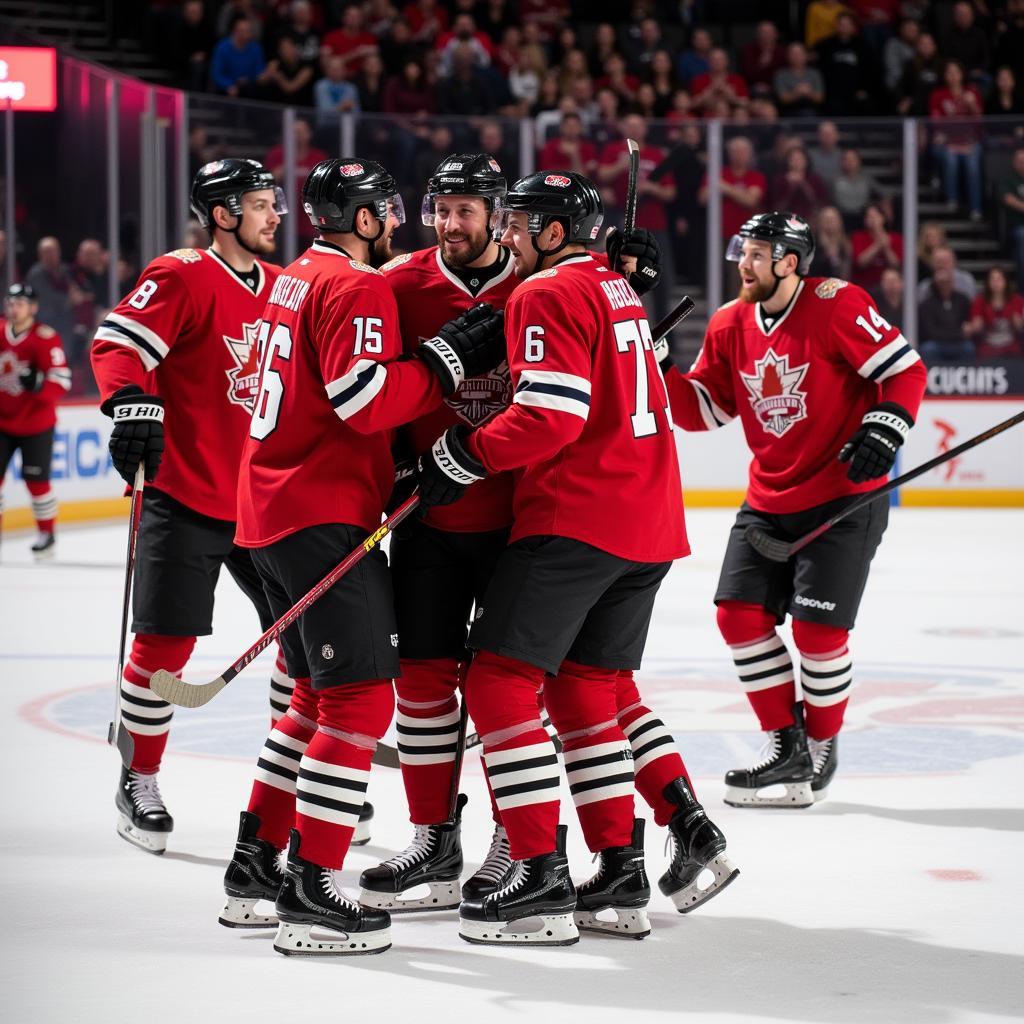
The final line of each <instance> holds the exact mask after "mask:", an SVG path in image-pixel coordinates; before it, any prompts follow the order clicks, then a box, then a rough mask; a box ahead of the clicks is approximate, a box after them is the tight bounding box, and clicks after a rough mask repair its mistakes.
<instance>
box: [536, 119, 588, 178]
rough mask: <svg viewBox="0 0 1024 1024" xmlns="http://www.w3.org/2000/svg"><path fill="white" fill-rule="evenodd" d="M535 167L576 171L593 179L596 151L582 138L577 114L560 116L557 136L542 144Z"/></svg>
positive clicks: (581, 129) (580, 124)
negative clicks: (560, 120)
mask: <svg viewBox="0 0 1024 1024" xmlns="http://www.w3.org/2000/svg"><path fill="white" fill-rule="evenodd" d="M537 166H538V167H541V168H544V169H546V170H559V171H577V172H578V173H579V174H585V175H587V177H590V178H592V177H594V170H595V168H596V167H597V149H596V147H595V146H594V144H593V143H592V142H588V141H587V140H586V139H585V138H584V137H583V121H582V120H581V119H580V116H579V114H574V113H568V114H563V115H562V122H561V125H560V126H559V129H558V134H557V135H556V136H555V137H554V138H553V139H551V140H550V141H549V142H546V143H545V144H544V147H543V149H541V151H540V155H539V156H538V157H537Z"/></svg>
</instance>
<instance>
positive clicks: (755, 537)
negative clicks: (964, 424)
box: [743, 410, 1024, 562]
mask: <svg viewBox="0 0 1024 1024" xmlns="http://www.w3.org/2000/svg"><path fill="white" fill-rule="evenodd" d="M1022 421H1024V410H1022V411H1021V412H1019V413H1017V415H1016V416H1011V417H1010V418H1009V419H1008V420H1003V422H1002V423H997V424H996V425H995V426H994V427H990V428H989V429H988V430H986V431H984V432H983V433H981V434H978V435H977V436H976V437H972V438H970V439H969V440H967V441H964V443H963V444H958V445H957V446H956V447H955V448H950V449H949V451H948V452H942V454H941V455H936V456H935V458H934V459H929V460H928V461H927V462H925V463H922V464H921V465H920V466H918V467H917V468H916V469H912V470H910V472H908V473H904V474H903V475H902V476H898V477H896V478H895V479H894V480H890V481H889V482H888V483H887V484H884V485H883V486H881V487H879V488H877V489H876V490H874V491H868V492H867V493H866V494H862V495H861V496H860V497H859V498H858V499H857V500H856V501H853V502H851V503H850V504H849V505H847V506H846V508H844V509H843V510H842V511H841V512H837V513H836V514H835V515H834V516H832V518H831V519H828V520H826V521H825V522H824V523H822V524H821V526H818V527H816V528H815V529H813V530H811V532H810V533H805V534H804V535H803V536H802V537H799V538H798V539H797V540H794V541H789V542H787V541H784V540H779V538H778V537H772V536H771V535H770V534H769V533H767V532H766V531H765V530H764V529H762V528H761V527H760V526H748V527H747V528H746V530H745V531H744V533H743V536H744V537H745V538H746V540H747V543H748V544H749V545H750V546H751V547H752V548H753V549H754V550H755V551H756V552H757V553H758V554H759V555H763V556H764V557H765V558H767V559H768V560H769V561H772V562H786V561H788V560H789V559H790V558H792V557H793V555H795V554H796V553H797V552H798V551H801V550H802V549H803V548H805V547H807V545H808V544H810V543H811V542H812V541H814V540H817V539H818V538H819V537H820V536H821V535H822V534H823V533H825V532H826V531H827V530H830V529H832V527H833V526H835V525H836V523H838V522H839V521H840V520H841V519H845V518H846V517H847V516H849V515H852V514H853V513H854V512H857V511H858V510H859V509H862V508H864V506H865V505H870V504H871V502H873V501H876V500H877V499H878V498H881V497H883V496H884V495H886V494H888V493H889V492H890V491H894V490H896V488H897V487H902V486H903V484H905V483H909V482H910V481H911V480H913V479H915V478H916V477H919V476H920V475H921V474H922V473H927V472H928V471H929V470H930V469H934V468H935V467H936V466H941V465H942V464H943V463H944V462H949V460H950V459H955V458H956V457H957V456H958V455H962V454H963V453H964V452H966V451H968V450H969V449H971V448H974V447H975V446H976V445H979V444H981V443H982V442H983V441H988V440H990V439H991V438H993V437H995V436H996V435H997V434H1001V433H1002V432H1003V431H1004V430H1009V429H1010V427H1013V426H1016V425H1017V424H1018V423H1020V422H1022Z"/></svg>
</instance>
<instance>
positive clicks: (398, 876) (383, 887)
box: [359, 793, 467, 914]
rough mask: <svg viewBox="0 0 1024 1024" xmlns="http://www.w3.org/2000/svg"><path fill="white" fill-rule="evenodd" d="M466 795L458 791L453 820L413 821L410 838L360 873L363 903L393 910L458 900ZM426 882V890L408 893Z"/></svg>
mask: <svg viewBox="0 0 1024 1024" xmlns="http://www.w3.org/2000/svg"><path fill="white" fill-rule="evenodd" d="M466 802H467V801H466V797H465V796H464V795H463V794H461V793H460V794H459V798H458V801H457V804H456V810H455V820H454V821H445V822H442V823H441V824H440V825H416V826H415V829H416V831H415V833H414V834H413V839H412V842H411V843H410V844H409V846H408V847H406V849H405V850H403V851H402V852H401V853H400V854H398V855H397V856H395V857H389V858H388V859H387V860H386V861H383V862H382V863H380V864H378V865H377V866H376V867H372V868H367V869H366V870H365V871H364V872H363V873H362V875H360V876H359V884H360V885H361V886H362V887H363V891H362V892H361V893H360V895H359V902H360V903H361V904H362V905H363V906H364V907H375V908H377V909H378V910H387V911H390V912H391V913H392V914H401V913H409V912H410V911H413V910H449V909H451V908H452V907H455V906H458V903H459V875H460V874H462V844H461V842H460V832H461V830H462V808H463V807H465V806H466ZM424 885H426V886H427V892H426V893H424V894H422V895H418V896H411V895H407V894H408V893H409V891H410V890H414V889H421V888H422V886H424Z"/></svg>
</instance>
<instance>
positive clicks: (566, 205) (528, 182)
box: [492, 171, 604, 256]
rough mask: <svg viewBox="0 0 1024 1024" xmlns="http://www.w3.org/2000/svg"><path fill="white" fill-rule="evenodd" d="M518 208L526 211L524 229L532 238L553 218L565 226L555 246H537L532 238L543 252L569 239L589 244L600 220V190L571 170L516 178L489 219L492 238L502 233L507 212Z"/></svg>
mask: <svg viewBox="0 0 1024 1024" xmlns="http://www.w3.org/2000/svg"><path fill="white" fill-rule="evenodd" d="M520 211H521V212H523V213H526V214H527V230H528V231H529V233H530V234H531V235H532V236H534V239H536V236H537V235H539V234H540V233H541V232H542V231H543V230H544V229H545V228H546V227H547V226H548V224H550V223H551V222H552V221H553V220H559V221H561V222H562V223H563V225H564V226H565V239H564V241H563V242H562V244H561V245H560V246H558V248H557V249H551V250H541V249H537V242H536V240H535V241H534V243H533V246H534V248H535V249H537V252H539V253H542V255H544V256H550V255H552V254H553V253H555V252H558V250H559V249H562V248H564V247H565V246H566V245H569V244H572V243H576V244H580V245H586V246H591V245H593V244H594V243H595V242H596V241H597V236H598V235H599V234H600V233H601V225H602V223H604V204H603V203H602V202H601V193H600V192H598V191H597V186H596V185H595V184H594V183H593V182H592V181H591V180H590V179H589V178H588V177H586V176H584V175H582V174H577V173H576V172H575V171H536V172H535V173H533V174H528V175H527V176H526V177H525V178H520V179H519V180H518V181H517V182H516V183H515V184H514V185H513V186H512V187H511V188H510V189H509V190H508V195H506V196H505V200H504V202H503V203H502V204H501V207H500V208H499V209H498V211H497V213H496V215H495V217H494V219H493V224H492V227H493V229H494V234H495V238H500V237H501V236H502V235H503V234H504V233H505V229H506V228H507V227H508V214H509V213H515V212H520Z"/></svg>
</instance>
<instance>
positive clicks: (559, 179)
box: [544, 174, 572, 188]
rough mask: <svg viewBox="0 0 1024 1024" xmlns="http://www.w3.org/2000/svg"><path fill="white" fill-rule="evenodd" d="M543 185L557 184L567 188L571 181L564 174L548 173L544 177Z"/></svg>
mask: <svg viewBox="0 0 1024 1024" xmlns="http://www.w3.org/2000/svg"><path fill="white" fill-rule="evenodd" d="M544 184H545V185H557V186H558V187H559V188H568V187H569V186H570V185H571V184H572V182H571V181H570V180H569V179H568V178H567V177H566V176H565V175H564V174H549V175H548V176H547V177H546V178H545V179H544Z"/></svg>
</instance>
